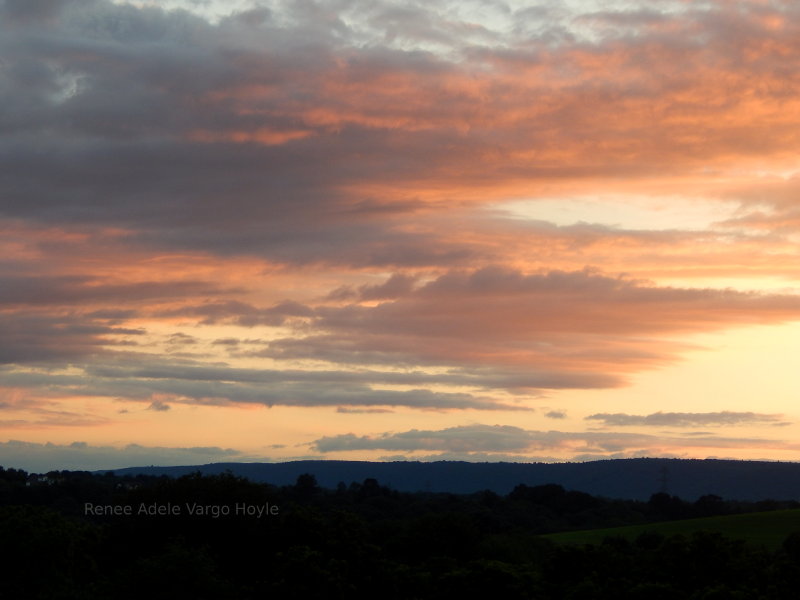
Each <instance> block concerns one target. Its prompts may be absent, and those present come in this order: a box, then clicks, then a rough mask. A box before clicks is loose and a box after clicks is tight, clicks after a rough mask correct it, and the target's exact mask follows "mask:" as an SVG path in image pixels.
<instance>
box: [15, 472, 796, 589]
mask: <svg viewBox="0 0 800 600" xmlns="http://www.w3.org/2000/svg"><path fill="white" fill-rule="evenodd" d="M796 508H800V504H798V503H797V502H794V501H780V500H763V501H760V502H733V501H726V500H724V499H722V498H720V497H718V496H711V495H708V496H703V497H701V498H699V499H698V500H696V501H694V502H687V501H683V500H681V499H680V498H677V497H675V496H671V495H669V494H666V493H656V494H653V495H652V496H651V498H650V499H649V500H648V501H637V500H618V499H609V498H602V497H596V496H592V495H589V494H586V493H583V492H579V491H573V490H566V489H564V488H563V487H562V486H560V485H555V484H550V485H539V486H528V485H524V484H520V485H518V486H516V487H515V488H514V489H513V490H512V491H511V492H510V493H508V494H506V495H500V494H497V493H494V492H491V491H483V492H477V493H473V494H451V493H434V492H416V493H409V492H399V491H396V490H393V489H391V488H389V487H388V486H385V485H381V483H380V482H378V481H377V480H375V479H372V478H367V479H365V480H363V481H361V482H341V483H339V485H338V486H336V487H335V488H333V489H328V488H323V487H320V486H319V485H318V484H317V481H316V478H315V476H314V475H313V474H304V475H301V476H300V477H298V478H297V481H296V482H295V483H294V484H293V485H284V486H274V485H269V484H265V483H254V482H251V481H249V480H247V479H244V478H242V477H238V476H235V475H233V474H231V473H223V474H218V475H201V474H200V473H192V474H188V475H184V476H182V477H179V478H171V477H167V476H152V475H136V476H131V475H126V476H120V475H115V474H112V473H107V474H96V473H89V472H74V471H73V472H69V471H54V472H51V473H47V474H46V475H31V474H28V473H26V472H24V471H21V470H17V469H3V468H0V540H2V549H1V550H0V552H2V555H3V556H2V560H0V565H2V568H3V571H4V573H3V582H4V583H3V585H2V586H0V598H2V599H6V598H7V599H12V598H13V599H21V598H32V599H33V598H36V599H39V598H42V599H44V598H48V599H85V600H89V599H92V600H94V599H101V598H102V599H106V598H120V599H128V598H130V599H133V598H137V599H138V598H143V597H147V598H154V599H161V598H163V599H167V598H169V599H175V598H193V599H204V598H207V599H217V598H219V599H236V600H247V599H256V598H342V599H344V598H361V597H364V598H366V597H381V598H397V599H401V598H402V599H411V598H456V597H461V598H464V597H481V596H483V595H489V594H491V595H492V596H493V597H500V598H530V599H537V598H542V599H550V598H553V599H562V598H563V599H579V598H601V599H602V598H615V599H634V598H647V599H649V600H658V599H660V598H676V599H677V598H683V599H687V598H688V599H697V600H699V599H705V600H710V599H716V598H720V599H722V598H734V599H736V598H747V599H751V598H796V590H797V588H798V585H800V534H798V533H793V532H790V531H787V532H786V533H787V535H786V539H785V540H784V541H783V543H782V544H781V545H780V547H778V548H775V549H769V548H766V547H763V546H759V545H755V544H749V543H747V542H745V541H743V540H736V539H729V538H727V537H725V536H723V535H721V534H719V533H711V532H704V531H697V532H693V533H692V534H691V535H662V534H655V533H647V532H645V533H642V534H641V535H639V536H638V537H636V538H635V539H633V540H630V539H624V538H621V537H614V536H610V537H606V538H604V539H603V540H602V542H599V543H594V544H557V543H554V542H553V541H551V540H549V539H546V538H544V537H542V536H543V535H544V534H548V533H554V532H562V531H572V530H582V529H593V528H607V527H615V526H622V525H632V524H644V523H657V522H664V521H670V520H676V519H689V518H700V517H708V516H712V515H724V514H737V513H752V512H758V511H773V510H779V509H796Z"/></svg>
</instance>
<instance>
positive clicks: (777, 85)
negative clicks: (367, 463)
mask: <svg viewBox="0 0 800 600" xmlns="http://www.w3.org/2000/svg"><path fill="white" fill-rule="evenodd" d="M0 107H2V108H0V464H2V465H4V466H6V467H18V468H25V469H27V470H33V471H47V470H51V469H102V468H115V467H123V466H133V465H150V464H153V465H175V464H202V463H208V462H223V461H284V460H297V459H310V458H314V459H337V460H339V459H345V460H471V461H517V462H529V461H566V460H578V461H583V460H596V459H604V458H628V457H639V456H659V457H683V458H708V457H713V458H735V459H766V460H790V461H796V460H798V459H800V441H798V440H800V408H798V403H797V400H798V396H799V395H800V377H798V372H800V369H798V357H800V284H798V279H799V278H800V260H798V259H800V252H799V249H800V247H799V246H798V242H800V202H799V201H798V194H800V164H798V149H800V5H799V4H798V3H796V2H789V1H781V0H742V1H735V0H710V1H692V2H689V1H683V0H648V1H647V2H645V1H643V0H639V1H637V0H626V1H616V0H615V1H601V0H596V1H589V0H585V1H584V0H571V1H569V2H559V3H554V2H550V1H539V2H536V1H530V2H519V1H516V0H514V1H510V0H509V1H502V0H468V1H462V0H458V1H456V0H438V1H433V2H431V1H425V2H415V1H393V0H328V1H321V0H292V1H283V0H272V1H252V2H251V1H249V0H238V1H236V2H216V1H214V0H183V1H180V0H174V1H173V0H170V1H167V0H164V1H161V2H155V1H138V2H121V1H119V2H115V1H111V0H41V1H37V2H28V1H26V0H0Z"/></svg>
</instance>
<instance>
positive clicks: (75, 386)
mask: <svg viewBox="0 0 800 600" xmlns="http://www.w3.org/2000/svg"><path fill="white" fill-rule="evenodd" d="M135 360H136V357H135V356H131V355H121V356H120V361H122V362H126V361H127V362H135ZM161 362H162V364H161V365H155V364H153V365H142V366H140V367H118V366H99V365H90V366H86V367H84V369H85V374H83V375H65V374H52V373H49V372H30V371H28V372H26V371H11V370H6V371H5V372H4V373H3V379H4V383H6V385H21V386H27V387H32V388H37V389H38V390H39V392H40V393H43V394H46V395H47V394H52V393H55V392H57V391H64V392H67V391H68V392H69V393H80V394H86V395H92V396H111V397H125V398H128V399H132V400H141V401H150V402H152V396H153V395H154V394H158V395H164V394H166V395H168V396H169V397H170V400H171V401H172V402H173V403H175V402H184V403H201V404H228V403H256V404H263V405H266V406H278V405H280V406H298V407H302V406H343V407H361V408H363V407H371V406H392V407H397V406H405V407H410V408H418V409H423V410H453V409H459V410H463V409H475V410H513V411H518V410H529V409H528V408H527V407H526V406H525V405H523V404H518V403H512V402H506V401H503V400H502V399H499V398H495V397H491V396H485V395H478V394H471V393H465V392H445V391H436V390H431V389H426V388H414V389H408V390H396V389H381V383H382V382H383V381H384V380H388V381H390V382H394V383H404V384H406V385H413V384H414V383H415V374H411V376H410V377H408V378H404V377H403V374H402V373H385V374H384V373H375V372H364V373H352V374H350V373H347V372H344V371H330V372H326V371H299V370H294V371H293V370H288V371H269V370H264V371H260V370H257V369H231V368H223V367H216V368H215V367H196V366H187V365H185V364H184V365H181V364H180V363H175V364H173V365H164V364H163V362H164V361H163V359H161ZM416 378H417V379H418V380H420V379H421V380H422V381H425V382H434V383H436V377H435V376H431V375H426V374H417V375H416ZM417 383H419V381H417ZM159 402H163V401H159ZM152 406H153V405H152V404H151V407H152ZM156 406H161V404H158V405H156Z"/></svg>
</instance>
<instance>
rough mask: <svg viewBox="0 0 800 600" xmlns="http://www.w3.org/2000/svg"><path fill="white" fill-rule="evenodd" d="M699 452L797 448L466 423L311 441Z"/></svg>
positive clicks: (322, 444)
mask: <svg viewBox="0 0 800 600" xmlns="http://www.w3.org/2000/svg"><path fill="white" fill-rule="evenodd" d="M687 446H691V447H700V448H736V447H740V446H748V447H761V448H773V449H775V448H779V449H796V448H798V447H799V446H798V445H797V444H794V443H788V442H783V441H779V440H765V439H756V438H730V437H725V438H723V437H715V436H706V437H695V438H692V439H687V438H685V437H670V436H655V435H647V434H637V433H624V432H597V431H586V432H563V431H535V430H527V429H523V428H520V427H515V426H511V425H480V424H479V425H464V426H459V427H450V428H447V429H441V430H428V431H425V430H418V429H412V430H409V431H404V432H399V433H384V434H382V435H377V436H366V435H365V436H357V435H355V434H352V433H349V434H343V435H336V436H326V437H322V438H319V439H317V440H315V441H314V442H313V443H312V444H311V448H312V449H313V450H315V451H317V452H323V453H327V452H347V451H363V450H394V451H405V452H414V451H426V450H427V451H442V452H459V453H474V452H478V453H481V452H490V453H494V452H501V453H509V452H511V453H520V454H522V453H530V452H534V453H539V452H543V451H544V452H553V451H561V452H563V451H565V450H566V451H570V452H573V453H574V455H575V456H583V457H586V456H591V455H597V456H606V457H609V456H611V455H614V456H617V455H619V454H620V453H644V454H647V453H649V454H651V455H661V454H662V453H663V452H665V451H670V450H672V451H675V450H678V449H681V450H682V449H684V448H686V447H687Z"/></svg>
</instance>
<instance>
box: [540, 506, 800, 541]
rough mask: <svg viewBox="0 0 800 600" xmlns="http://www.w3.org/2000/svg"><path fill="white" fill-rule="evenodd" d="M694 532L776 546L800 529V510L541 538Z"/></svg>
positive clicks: (599, 538) (590, 538)
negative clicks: (714, 533) (713, 533)
mask: <svg viewBox="0 0 800 600" xmlns="http://www.w3.org/2000/svg"><path fill="white" fill-rule="evenodd" d="M695 531H714V532H719V533H721V534H723V535H725V536H727V537H729V538H733V539H739V540H745V541H746V542H748V543H751V544H758V545H762V546H766V547H767V548H769V549H776V548H778V547H779V546H780V545H781V543H782V542H783V540H784V539H785V538H786V536H787V535H789V534H790V533H792V532H793V531H800V509H794V510H775V511H769V512H759V513H745V514H741V515H727V516H723V517H707V518H703V519H686V520H683V521H669V522H662V523H647V524H644V525H630V526H627V527H613V528H610V529H587V530H582V531H566V532H563V533H551V534H549V535H544V536H542V537H544V538H547V539H550V540H552V541H554V542H556V543H557V544H599V543H600V542H602V541H603V538H605V537H609V536H613V537H623V538H626V539H629V540H634V539H635V538H636V537H637V536H638V535H639V534H641V533H644V532H654V533H660V534H662V535H665V536H669V535H674V534H678V533H680V534H683V535H691V534H692V533H693V532H695Z"/></svg>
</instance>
